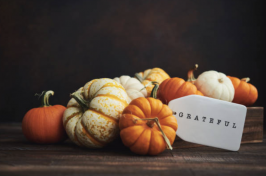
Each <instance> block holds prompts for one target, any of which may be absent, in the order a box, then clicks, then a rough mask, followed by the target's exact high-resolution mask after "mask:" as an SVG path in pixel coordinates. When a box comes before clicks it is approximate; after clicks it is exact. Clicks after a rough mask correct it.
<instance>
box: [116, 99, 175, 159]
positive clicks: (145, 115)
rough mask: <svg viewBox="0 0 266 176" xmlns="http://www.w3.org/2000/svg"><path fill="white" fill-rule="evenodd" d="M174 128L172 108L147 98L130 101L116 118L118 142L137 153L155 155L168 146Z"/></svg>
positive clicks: (172, 138) (172, 140) (172, 136)
mask: <svg viewBox="0 0 266 176" xmlns="http://www.w3.org/2000/svg"><path fill="white" fill-rule="evenodd" d="M177 127H178V125H177V120H176V118H175V117H174V116H173V115H172V110H171V109H170V108H169V107H168V106H167V105H165V104H163V103H162V102H161V101H160V100H158V99H154V98H151V97H149V98H143V97H140V98H137V99H135V100H133V101H132V102H131V103H130V104H129V106H127V107H126V108H125V110H124V111H123V115H122V117H121V118H120V121H119V128H120V130H121V131H120V136H121V139H122V142H123V143H124V145H125V146H127V147H129V148H130V150H131V151H132V152H134V153H136V154H140V155H158V154H159V153H161V152H163V151H164V150H165V149H166V147H168V148H170V149H171V148H172V147H171V145H172V144H173V142H174V140H175V137H176V130H177Z"/></svg>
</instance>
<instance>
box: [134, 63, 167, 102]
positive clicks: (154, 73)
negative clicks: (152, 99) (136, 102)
mask: <svg viewBox="0 0 266 176" xmlns="http://www.w3.org/2000/svg"><path fill="white" fill-rule="evenodd" d="M135 76H136V78H137V79H138V80H139V81H140V82H141V83H142V84H143V85H144V86H145V88H146V90H147V96H148V97H149V96H150V94H151V91H152V89H153V87H154V85H153V84H152V83H153V82H157V83H158V84H161V82H163V81H164V80H165V79H167V78H170V76H169V75H168V74H167V73H166V72H165V71H164V70H163V69H161V68H153V69H147V70H145V71H144V72H139V73H136V74H135Z"/></svg>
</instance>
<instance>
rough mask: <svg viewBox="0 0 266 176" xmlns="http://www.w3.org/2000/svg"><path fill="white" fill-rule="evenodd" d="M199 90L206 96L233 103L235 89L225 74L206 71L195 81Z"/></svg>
mask: <svg viewBox="0 0 266 176" xmlns="http://www.w3.org/2000/svg"><path fill="white" fill-rule="evenodd" d="M195 85H196V86H197V88H198V90H199V91H201V92H202V93H203V94H204V95H205V96H207V97H211V98H216V99H220V100H224V101H229V102H231V101H232V100H233V98H234V94H235V89H234V86H233V84H232V82H231V80H230V79H229V78H228V77H226V75H225V74H223V73H221V72H217V71H213V70H211V71H206V72H203V73H202V74H200V75H199V76H198V78H197V80H196V81H195Z"/></svg>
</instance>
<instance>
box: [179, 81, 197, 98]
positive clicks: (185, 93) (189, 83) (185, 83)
mask: <svg viewBox="0 0 266 176" xmlns="http://www.w3.org/2000/svg"><path fill="white" fill-rule="evenodd" d="M191 84H192V83H191V82H187V81H185V82H184V83H183V85H184V86H185V85H190V86H192V87H193V86H194V88H195V87H196V86H195V85H193V84H192V85H191ZM183 85H182V86H183ZM190 90H191V89H188V88H187V89H185V92H183V94H184V95H185V96H186V95H187V93H188V91H190ZM196 90H197V88H196ZM195 93H196V92H195ZM193 94H194V93H193Z"/></svg>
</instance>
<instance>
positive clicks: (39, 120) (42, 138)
mask: <svg viewBox="0 0 266 176" xmlns="http://www.w3.org/2000/svg"><path fill="white" fill-rule="evenodd" d="M65 109H66V108H65V107H64V106H61V105H54V106H47V107H39V108H33V109H31V110H29V111H28V112H27V113H26V114H25V116H24V118H23V121H22V132H23V134H24V136H25V137H26V138H27V139H28V140H29V141H31V142H35V143H40V144H49V143H57V142H61V141H64V140H65V139H66V137H67V135H66V133H65V130H64V127H63V124H62V117H63V113H64V111H65Z"/></svg>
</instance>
